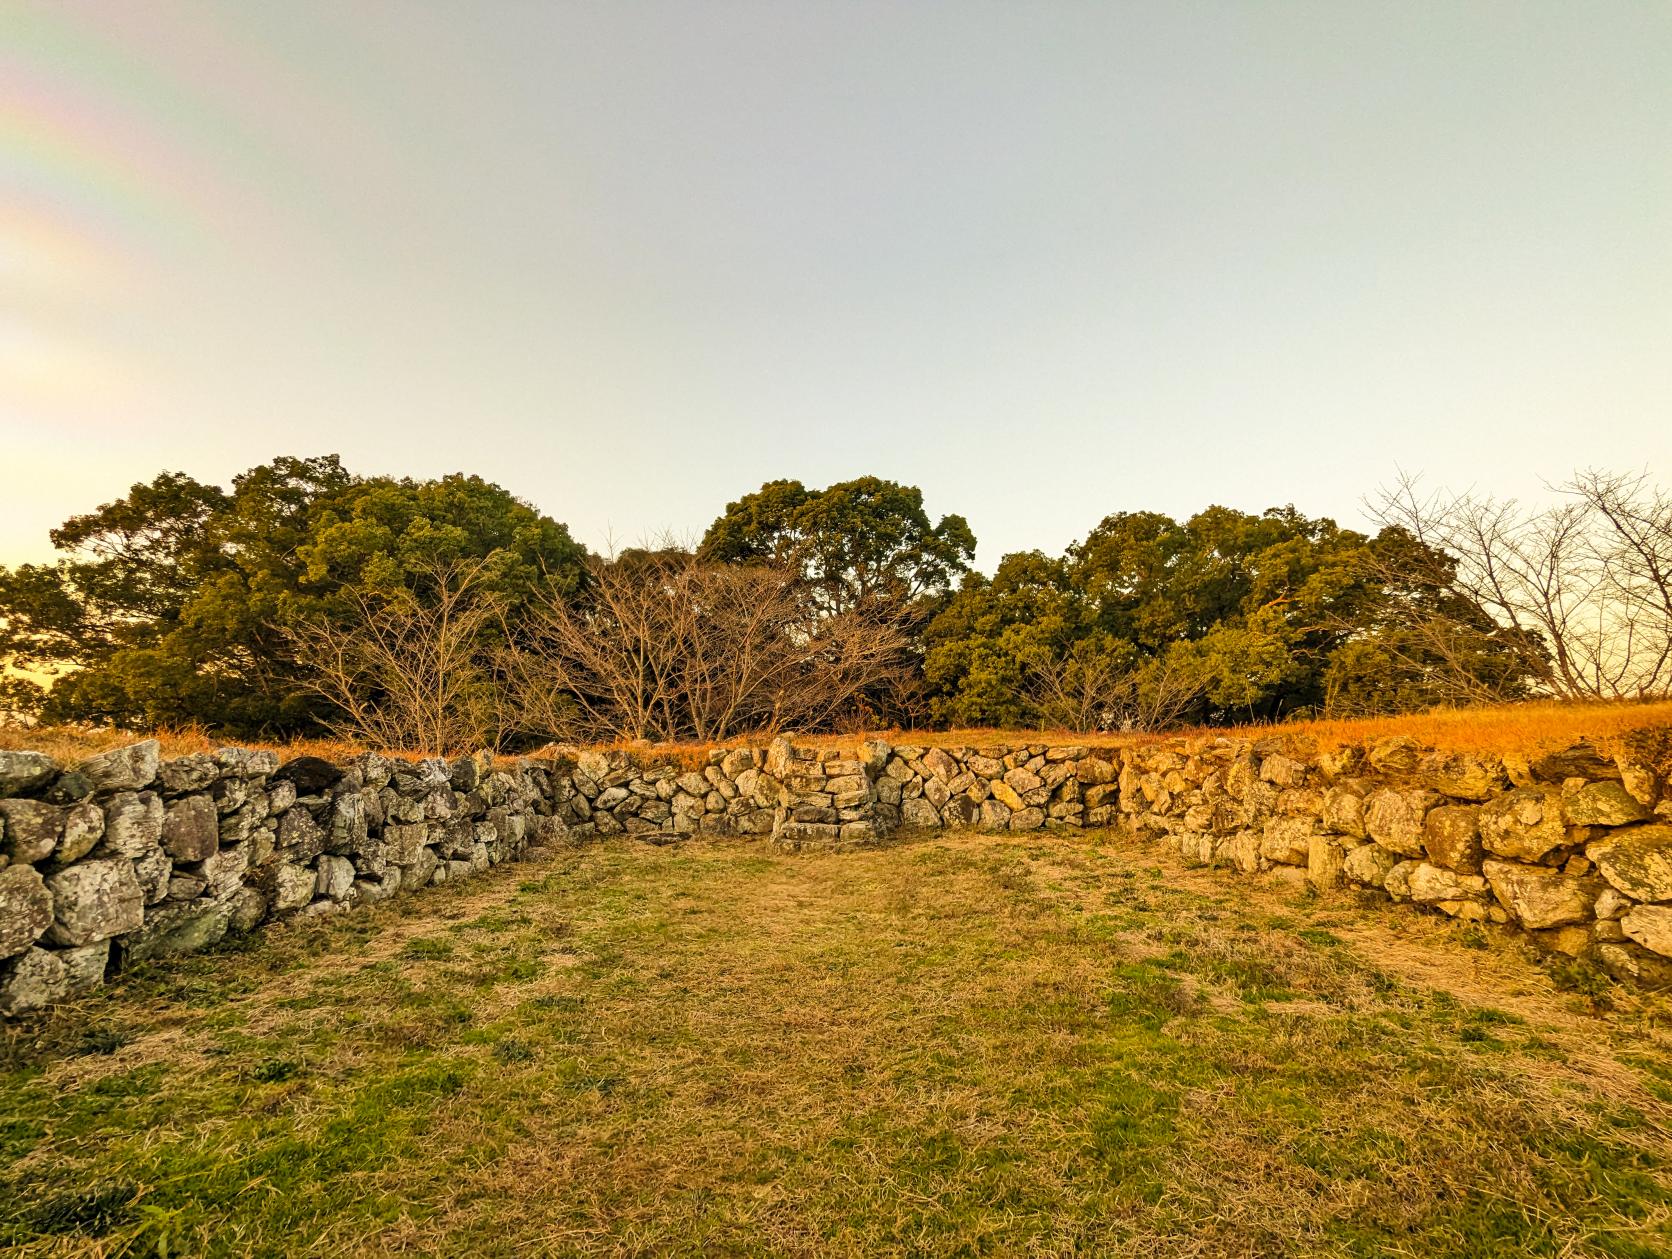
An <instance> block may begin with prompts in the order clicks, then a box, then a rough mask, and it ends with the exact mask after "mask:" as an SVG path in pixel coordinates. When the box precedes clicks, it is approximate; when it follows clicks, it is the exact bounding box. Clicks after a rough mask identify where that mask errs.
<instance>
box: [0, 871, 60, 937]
mask: <svg viewBox="0 0 1672 1259" xmlns="http://www.w3.org/2000/svg"><path fill="white" fill-rule="evenodd" d="M51 925H52V893H51V892H50V891H49V890H48V889H47V886H46V882H45V880H43V879H42V878H41V876H40V873H39V872H38V871H37V870H36V869H35V868H34V867H33V866H6V867H5V868H3V869H0V958H4V957H14V956H16V955H17V954H19V953H21V952H23V951H24V950H25V949H27V948H28V947H29V946H30V945H32V944H34V943H35V941H36V940H39V939H40V938H41V937H42V936H43V935H45V934H46V930H47V928H48V927H50V926H51Z"/></svg>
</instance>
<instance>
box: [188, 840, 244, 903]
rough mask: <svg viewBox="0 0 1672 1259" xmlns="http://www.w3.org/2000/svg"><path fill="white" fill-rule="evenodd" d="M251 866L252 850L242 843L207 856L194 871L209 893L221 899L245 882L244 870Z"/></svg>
mask: <svg viewBox="0 0 1672 1259" xmlns="http://www.w3.org/2000/svg"><path fill="white" fill-rule="evenodd" d="M249 866H250V850H249V848H247V847H245V846H243V845H240V846H239V847H237V848H223V849H221V850H220V851H219V852H217V853H214V854H213V855H211V856H209V857H206V858H205V859H204V860H203V861H201V862H199V863H198V865H197V866H196V867H195V868H194V871H193V872H194V873H195V874H196V875H197V876H198V877H199V878H200V879H202V880H203V882H204V884H205V890H206V891H207V892H208V893H209V895H210V896H213V897H215V898H217V899H219V898H221V897H224V896H226V895H227V894H228V893H230V892H232V891H233V890H234V889H236V888H237V887H238V886H239V885H240V884H242V883H243V881H244V872H245V871H246V870H248V869H249Z"/></svg>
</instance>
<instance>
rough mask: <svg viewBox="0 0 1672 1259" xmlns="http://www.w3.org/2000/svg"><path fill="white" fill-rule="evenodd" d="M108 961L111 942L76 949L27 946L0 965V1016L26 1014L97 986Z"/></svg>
mask: <svg viewBox="0 0 1672 1259" xmlns="http://www.w3.org/2000/svg"><path fill="white" fill-rule="evenodd" d="M109 960H110V941H109V940H101V941H99V942H98V943H97V944H90V945H85V946H83V947H81V948H75V949H60V950H58V951H57V952H50V951H48V950H46V949H30V950H29V951H28V952H27V953H25V954H23V956H21V957H19V958H18V959H17V960H16V961H15V962H12V963H10V964H9V966H7V967H0V972H3V973H0V1015H18V1014H27V1013H29V1012H30V1011H32V1010H39V1009H41V1008H42V1007H44V1006H48V1005H51V1004H52V1003H53V1002H55V1001H63V1000H64V999H66V998H67V997H73V996H75V995H76V994H77V993H80V992H86V991H87V990H88V989H89V988H93V987H96V986H97V985H98V984H99V983H100V982H101V981H102V980H103V979H104V973H105V967H106V965H107V964H108V963H109Z"/></svg>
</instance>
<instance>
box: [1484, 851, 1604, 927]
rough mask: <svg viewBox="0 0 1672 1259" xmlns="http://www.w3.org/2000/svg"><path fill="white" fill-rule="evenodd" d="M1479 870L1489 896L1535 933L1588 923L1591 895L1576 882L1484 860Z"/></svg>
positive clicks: (1552, 873) (1515, 864)
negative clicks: (1483, 877)
mask: <svg viewBox="0 0 1672 1259" xmlns="http://www.w3.org/2000/svg"><path fill="white" fill-rule="evenodd" d="M1483 869H1484V870H1485V873H1486V879H1487V882H1489V883H1490V884H1491V885H1492V893H1493V895H1494V896H1496V897H1497V898H1498V900H1499V901H1500V902H1502V904H1503V905H1504V907H1505V908H1506V909H1508V910H1509V912H1510V913H1511V914H1512V915H1513V916H1514V918H1515V920H1516V921H1517V922H1519V923H1520V924H1521V925H1522V926H1523V927H1527V928H1529V929H1534V930H1537V929H1541V928H1544V927H1560V926H1563V925H1565V924H1567V923H1575V922H1589V921H1590V920H1591V916H1592V905H1593V903H1594V901H1593V898H1592V894H1591V892H1590V891H1589V890H1587V888H1586V886H1585V884H1584V883H1582V882H1581V881H1580V880H1578V879H1575V878H1571V877H1569V876H1568V875H1565V874H1563V873H1561V872H1560V871H1558V870H1550V869H1546V868H1544V867H1542V866H1528V865H1522V864H1521V863H1520V862H1515V861H1487V862H1485V863H1484V866H1483Z"/></svg>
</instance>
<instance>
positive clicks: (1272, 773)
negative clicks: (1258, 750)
mask: <svg viewBox="0 0 1672 1259" xmlns="http://www.w3.org/2000/svg"><path fill="white" fill-rule="evenodd" d="M1260 777H1261V779H1263V780H1264V781H1266V782H1269V783H1273V784H1275V785H1276V786H1278V787H1298V786H1300V785H1301V784H1302V783H1304V782H1305V781H1306V766H1304V765H1302V764H1301V763H1300V762H1299V761H1296V760H1292V759H1291V758H1289V757H1287V756H1284V755H1283V754H1282V753H1280V752H1274V753H1273V754H1272V755H1270V756H1268V757H1266V759H1265V760H1263V761H1261V762H1260Z"/></svg>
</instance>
